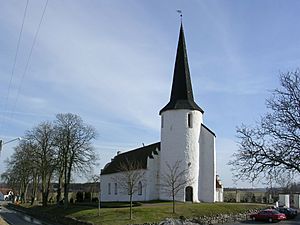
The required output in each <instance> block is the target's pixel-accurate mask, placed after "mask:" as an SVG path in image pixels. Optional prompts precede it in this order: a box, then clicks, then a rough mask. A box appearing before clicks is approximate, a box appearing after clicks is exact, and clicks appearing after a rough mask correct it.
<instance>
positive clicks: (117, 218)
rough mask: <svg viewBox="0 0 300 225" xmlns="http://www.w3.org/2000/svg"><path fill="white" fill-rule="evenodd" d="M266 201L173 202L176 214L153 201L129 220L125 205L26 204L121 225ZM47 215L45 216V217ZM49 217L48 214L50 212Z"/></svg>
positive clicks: (236, 209) (230, 211)
mask: <svg viewBox="0 0 300 225" xmlns="http://www.w3.org/2000/svg"><path fill="white" fill-rule="evenodd" d="M265 206H266V205H261V204H242V203H239V204H234V203H214V204H209V203H200V204H191V203H177V205H176V214H173V213H172V205H171V203H166V202H164V203H153V204H143V205H142V206H138V207H134V209H133V220H129V219H128V218H129V208H127V207H125V208H101V209H100V216H99V215H98V213H99V211H98V209H97V208H95V207H92V206H83V205H81V206H79V205H71V206H70V207H69V208H68V209H66V210H64V209H63V208H62V207H57V206H49V207H47V208H43V207H37V206H35V207H29V208H27V210H30V211H31V213H33V214H36V215H45V214H46V215H48V216H49V215H53V217H58V218H59V217H64V216H67V217H74V218H76V219H79V220H82V221H89V222H93V223H94V224H101V225H116V224H117V225H125V224H139V223H146V222H157V221H161V220H163V219H165V218H179V216H184V217H186V218H193V217H200V216H210V215H216V214H236V213H242V212H245V211H247V210H249V209H257V208H263V207H265ZM48 216H47V217H48ZM50 218H51V216H50Z"/></svg>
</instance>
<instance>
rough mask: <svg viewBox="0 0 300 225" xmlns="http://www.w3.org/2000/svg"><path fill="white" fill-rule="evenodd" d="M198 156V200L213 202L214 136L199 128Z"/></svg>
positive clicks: (214, 181)
mask: <svg viewBox="0 0 300 225" xmlns="http://www.w3.org/2000/svg"><path fill="white" fill-rule="evenodd" d="M199 151H200V155H199V165H200V167H199V200H200V201H203V202H214V201H215V200H216V198H217V196H216V157H215V136H214V135H213V134H212V133H211V132H209V130H207V129H206V128H205V127H204V126H201V134H200V149H199Z"/></svg>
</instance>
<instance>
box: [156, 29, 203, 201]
mask: <svg viewBox="0 0 300 225" xmlns="http://www.w3.org/2000/svg"><path fill="white" fill-rule="evenodd" d="M160 115H161V152H160V191H159V196H160V197H159V198H160V199H161V200H170V199H172V196H170V191H167V190H166V189H168V188H166V187H165V186H166V185H167V184H166V182H167V180H169V179H171V178H170V176H174V177H176V176H178V178H175V179H177V183H178V184H179V183H181V184H182V183H183V185H182V187H181V188H180V191H178V193H177V194H176V196H175V199H176V200H177V201H193V202H198V201H199V198H198V179H199V148H200V146H199V139H200V131H201V124H202V122H203V120H202V115H203V110H202V109H201V108H200V107H199V106H198V105H197V104H196V103H195V102H194V97H193V91H192V84H191V78H190V72H189V66H188V59H187V53H186V45H185V38H184V32H183V26H182V24H181V27H180V34H179V41H178V47H177V54H176V62H175V68H174V75H173V83H172V91H171V97H170V101H169V103H168V104H167V105H166V106H165V107H164V108H162V109H161V111H160ZM167 177H168V178H167ZM169 181H170V180H169ZM174 181H175V180H174Z"/></svg>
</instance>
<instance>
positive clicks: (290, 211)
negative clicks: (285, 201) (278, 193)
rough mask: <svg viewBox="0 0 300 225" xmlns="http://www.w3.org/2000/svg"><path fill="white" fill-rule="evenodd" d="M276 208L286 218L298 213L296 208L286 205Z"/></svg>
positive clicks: (293, 216)
mask: <svg viewBox="0 0 300 225" xmlns="http://www.w3.org/2000/svg"><path fill="white" fill-rule="evenodd" d="M276 210H277V211H278V212H281V213H283V214H284V215H285V216H286V218H287V219H293V218H295V217H296V216H297V213H298V212H297V210H296V209H292V208H288V207H278V208H277V209H276Z"/></svg>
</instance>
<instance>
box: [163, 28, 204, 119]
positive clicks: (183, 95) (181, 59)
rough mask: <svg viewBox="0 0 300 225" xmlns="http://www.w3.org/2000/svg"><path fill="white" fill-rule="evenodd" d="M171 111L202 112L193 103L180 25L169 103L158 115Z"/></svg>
mask: <svg viewBox="0 0 300 225" xmlns="http://www.w3.org/2000/svg"><path fill="white" fill-rule="evenodd" d="M172 109H192V110H198V111H200V112H202V113H203V112H204V111H203V110H202V109H201V108H200V107H199V106H198V105H197V104H196V103H195V102H194V96H193V90H192V82H191V77H190V71H189V64H188V58H187V53H186V46H185V38H184V32H183V26H182V23H181V26H180V34H179V40H178V46H177V54H176V61H175V68H174V75H173V84H172V91H171V97H170V101H169V103H168V104H167V105H166V106H165V107H164V108H162V109H161V110H160V112H159V114H161V113H162V112H164V111H167V110H172Z"/></svg>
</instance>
